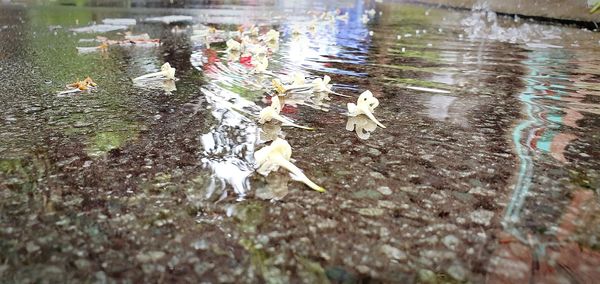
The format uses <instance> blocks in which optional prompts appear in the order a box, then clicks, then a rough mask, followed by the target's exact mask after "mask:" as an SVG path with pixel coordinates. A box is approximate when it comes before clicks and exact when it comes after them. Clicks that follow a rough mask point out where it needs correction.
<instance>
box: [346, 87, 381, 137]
mask: <svg viewBox="0 0 600 284" xmlns="http://www.w3.org/2000/svg"><path fill="white" fill-rule="evenodd" d="M377 106H379V100H377V98H376V97H374V96H373V93H371V91H368V90H367V91H364V92H363V93H362V94H360V96H359V97H358V101H357V102H356V104H353V103H348V115H349V116H357V115H360V114H364V115H366V116H367V117H368V118H370V119H371V120H372V121H373V122H375V123H377V125H379V127H381V128H385V126H384V125H383V124H381V123H380V122H379V121H378V120H377V118H375V116H374V115H373V111H374V110H375V108H376V107H377Z"/></svg>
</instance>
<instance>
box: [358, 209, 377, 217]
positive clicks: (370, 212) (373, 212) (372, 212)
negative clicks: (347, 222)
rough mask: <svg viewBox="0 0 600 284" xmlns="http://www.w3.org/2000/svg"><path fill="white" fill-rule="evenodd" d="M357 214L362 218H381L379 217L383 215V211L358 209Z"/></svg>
mask: <svg viewBox="0 0 600 284" xmlns="http://www.w3.org/2000/svg"><path fill="white" fill-rule="evenodd" d="M358 214H360V215H363V216H370V217H374V216H381V215H383V209H379V208H361V209H358Z"/></svg>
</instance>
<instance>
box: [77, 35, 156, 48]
mask: <svg viewBox="0 0 600 284" xmlns="http://www.w3.org/2000/svg"><path fill="white" fill-rule="evenodd" d="M79 42H101V44H100V45H98V46H92V47H77V51H78V52H79V53H90V52H96V51H107V50H108V47H109V46H110V45H118V46H136V47H157V46H159V45H160V40H159V39H151V38H150V36H149V35H148V34H146V33H144V34H131V33H130V32H127V33H126V34H125V39H123V40H109V39H107V38H105V37H100V36H98V37H96V38H95V39H80V40H79Z"/></svg>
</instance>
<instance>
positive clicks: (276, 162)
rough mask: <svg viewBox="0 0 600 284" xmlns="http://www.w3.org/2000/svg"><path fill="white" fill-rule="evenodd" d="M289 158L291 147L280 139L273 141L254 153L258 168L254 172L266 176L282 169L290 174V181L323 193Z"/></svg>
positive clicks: (322, 189)
mask: <svg viewBox="0 0 600 284" xmlns="http://www.w3.org/2000/svg"><path fill="white" fill-rule="evenodd" d="M291 158H292V147H291V146H290V144H289V143H288V142H287V141H285V140H283V139H281V138H277V139H275V141H273V142H272V143H271V145H269V146H266V147H264V148H262V149H260V150H258V151H256V152H254V159H255V160H256V163H257V166H258V169H257V170H256V171H257V172H258V173H259V174H261V175H264V176H267V175H269V173H271V172H272V171H277V170H278V169H279V167H282V168H284V169H286V170H288V171H289V172H290V176H291V177H292V179H294V180H297V181H300V182H303V183H304V184H306V185H307V186H309V187H310V188H312V189H314V190H316V191H318V192H324V191H325V189H324V188H323V187H321V186H319V185H317V184H315V183H314V182H312V181H311V180H310V179H308V177H306V175H304V173H303V172H302V170H301V169H300V168H298V167H296V165H294V164H293V163H292V162H290V159H291Z"/></svg>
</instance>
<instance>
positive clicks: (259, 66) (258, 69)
mask: <svg viewBox="0 0 600 284" xmlns="http://www.w3.org/2000/svg"><path fill="white" fill-rule="evenodd" d="M252 61H253V64H254V69H253V70H252V71H253V72H255V73H263V72H265V71H267V67H269V59H267V57H262V58H257V59H256V62H254V60H252Z"/></svg>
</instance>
